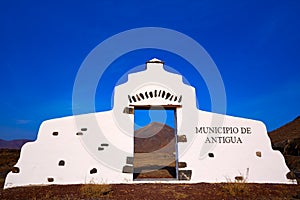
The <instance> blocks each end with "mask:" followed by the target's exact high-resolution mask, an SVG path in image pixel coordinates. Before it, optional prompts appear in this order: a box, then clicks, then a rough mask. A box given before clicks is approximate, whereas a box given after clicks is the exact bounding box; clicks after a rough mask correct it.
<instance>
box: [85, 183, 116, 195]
mask: <svg viewBox="0 0 300 200" xmlns="http://www.w3.org/2000/svg"><path fill="white" fill-rule="evenodd" d="M112 191H113V190H112V187H111V185H104V184H103V185H98V184H87V185H82V186H81V188H80V194H81V195H82V196H84V197H85V198H97V197H103V196H107V195H109V194H110V193H111V192H112Z"/></svg>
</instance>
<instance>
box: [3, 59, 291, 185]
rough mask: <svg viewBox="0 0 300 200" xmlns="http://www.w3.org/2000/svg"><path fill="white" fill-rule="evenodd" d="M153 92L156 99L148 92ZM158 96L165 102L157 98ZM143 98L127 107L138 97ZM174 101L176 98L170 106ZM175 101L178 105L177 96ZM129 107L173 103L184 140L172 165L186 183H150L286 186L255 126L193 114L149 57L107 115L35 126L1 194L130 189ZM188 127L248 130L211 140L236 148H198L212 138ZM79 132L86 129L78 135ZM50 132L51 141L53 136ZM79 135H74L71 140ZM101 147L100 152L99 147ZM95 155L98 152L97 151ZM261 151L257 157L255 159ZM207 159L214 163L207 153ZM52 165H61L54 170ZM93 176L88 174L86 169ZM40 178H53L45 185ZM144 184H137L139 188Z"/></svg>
mask: <svg viewBox="0 0 300 200" xmlns="http://www.w3.org/2000/svg"><path fill="white" fill-rule="evenodd" d="M155 90H156V92H157V95H156V97H155V96H154V92H155ZM159 91H165V94H167V93H170V95H173V99H172V100H170V99H165V98H162V97H161V96H160V97H158V92H159ZM145 92H147V94H149V96H150V92H152V95H153V97H152V98H150V97H149V98H144V99H141V98H140V100H137V99H136V100H137V101H136V102H134V101H133V100H132V99H131V100H132V102H129V99H128V95H129V96H130V97H132V96H136V95H139V94H140V93H142V94H145ZM175 96H176V97H177V100H176V101H175ZM180 96H181V98H182V99H181V101H180V102H179V97H180ZM134 105H181V106H182V107H181V108H177V110H176V112H177V134H178V135H186V137H187V142H186V143H178V159H179V161H180V162H186V163H187V167H186V168H184V169H183V170H192V177H191V180H189V181H179V180H178V181H159V180H158V181H155V182H168V183H198V182H228V181H234V180H235V177H236V176H243V177H244V178H245V179H246V181H247V182H257V183H294V182H293V181H291V180H288V179H287V178H286V174H287V173H288V172H289V169H288V168H287V166H286V164H285V161H284V158H283V156H282V155H281V154H280V152H278V151H273V150H272V147H271V142H270V139H269V137H268V134H267V131H266V128H265V125H264V124H263V123H262V122H259V121H255V120H249V119H243V118H237V117H231V116H226V115H220V114H214V113H209V112H204V111H200V110H198V109H197V108H196V97H195V89H194V88H193V87H191V86H188V85H185V84H184V83H183V82H182V77H181V76H180V75H178V74H173V73H170V72H167V71H165V70H164V69H163V63H162V62H160V61H159V60H157V59H155V60H152V61H150V62H148V63H147V70H145V71H142V72H137V73H133V74H130V75H129V77H128V82H127V83H125V84H122V85H119V86H117V87H116V88H115V100H114V108H113V109H112V110H111V111H107V112H100V113H92V114H86V115H79V116H71V117H64V118H59V119H52V120H47V121H45V122H43V123H42V125H41V126H40V130H39V132H38V137H37V140H36V141H35V142H30V143H27V144H25V145H24V146H23V147H22V150H21V155H20V159H19V161H18V163H17V164H16V165H15V167H18V168H19V169H20V172H19V173H12V172H10V173H9V174H8V176H7V178H6V180H5V186H4V187H5V188H9V187H15V186H26V185H40V184H44V185H47V184H78V183H83V184H84V183H135V181H133V178H132V174H129V173H122V169H123V167H124V166H125V165H126V158H127V157H130V156H131V157H132V156H133V148H134V147H133V146H134V144H133V133H134V130H133V126H134V125H133V123H134V116H133V115H132V114H125V113H123V110H124V108H125V107H129V106H134ZM196 127H237V128H238V129H241V127H250V129H251V134H242V133H240V132H239V133H236V134H217V135H216V136H215V137H223V136H224V137H228V136H229V137H239V138H240V140H241V141H242V143H205V142H207V137H214V135H213V134H203V133H202V134H201V133H196ZM81 128H87V130H86V131H85V130H81ZM53 132H58V135H57V136H55V135H53ZM78 132H81V133H82V135H77V133H78ZM106 144H108V146H101V145H106ZM99 147H100V148H103V150H98V148H99ZM256 152H261V155H262V156H261V157H258V156H257V155H256ZM209 153H213V155H214V157H209V156H208V154H209ZM60 160H63V161H65V165H64V166H59V165H58V163H59V161H60ZM93 168H96V169H97V173H94V174H90V170H92V169H93ZM48 178H53V179H54V181H53V182H49V181H48ZM141 182H145V181H139V183H141Z"/></svg>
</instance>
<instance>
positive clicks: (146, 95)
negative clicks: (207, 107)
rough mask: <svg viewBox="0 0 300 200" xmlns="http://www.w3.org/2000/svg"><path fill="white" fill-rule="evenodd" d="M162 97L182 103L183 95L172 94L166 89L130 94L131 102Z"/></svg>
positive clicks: (129, 99)
mask: <svg viewBox="0 0 300 200" xmlns="http://www.w3.org/2000/svg"><path fill="white" fill-rule="evenodd" d="M153 98H160V99H165V100H168V101H170V102H177V103H181V101H182V95H180V96H178V95H176V94H172V93H171V92H167V91H165V90H162V89H160V90H147V91H145V92H138V93H136V94H133V95H128V101H129V103H134V102H138V101H143V100H147V99H153Z"/></svg>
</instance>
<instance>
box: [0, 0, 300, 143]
mask: <svg viewBox="0 0 300 200" xmlns="http://www.w3.org/2000/svg"><path fill="white" fill-rule="evenodd" d="M299 11H300V1H299V0H287V1H282V0H264V1H261V0H244V1H241V0H228V1H223V0H199V1H196V0H193V1H184V0H165V1H162V0H151V1H138V0H134V1H121V0H119V1H115V0H94V1H90V0H87V1H77V0H72V1H65V0H60V1H57V0H52V1H48V0H46V1H32V0H26V1H22V0H2V1H1V2H0V72H1V78H0V88H1V93H0V106H1V108H0V109H1V112H0V139H6V140H10V139H17V138H28V139H35V138H36V136H37V132H38V128H39V126H40V124H41V123H42V121H44V120H47V119H51V118H58V117H64V116H70V115H72V89H73V84H74V80H75V77H76V73H77V71H78V69H79V68H80V65H81V63H82V62H83V60H84V59H85V57H86V56H87V55H88V54H89V52H90V51H91V50H92V49H93V48H95V47H96V46H97V45H98V44H99V43H100V42H102V41H104V40H105V39H107V38H109V37H110V36H112V35H114V34H117V33H119V32H122V31H125V30H128V29H133V28H139V27H150V26H151V27H164V28H169V29H173V30H176V31H179V32H182V33H184V34H186V35H188V36H190V37H191V38H193V39H194V40H196V41H197V42H198V43H199V44H201V45H202V46H203V47H204V48H205V49H206V51H207V52H208V53H209V55H210V56H211V57H212V59H213V60H214V62H215V63H216V65H217V67H218V69H219V71H220V73H221V75H222V78H223V81H224V84H225V88H226V95H227V114H228V115H233V116H237V117H244V118H251V119H257V120H261V121H263V122H264V123H265V124H266V126H267V129H268V130H269V131H270V130H273V129H276V128H278V127H280V126H281V125H283V124H285V123H287V122H289V121H291V120H293V119H294V118H296V117H297V116H298V115H299V114H300V107H299V102H300V92H299V89H300V12H299ZM153 57H157V58H159V59H162V60H164V61H165V63H166V64H167V65H168V66H171V67H172V68H173V69H175V70H176V71H178V72H179V73H180V74H182V75H183V76H184V78H185V80H186V82H188V83H189V84H190V85H192V86H194V87H195V88H196V91H197V99H198V107H199V109H201V110H206V111H211V102H210V98H209V93H208V90H207V87H206V85H205V83H204V81H203V79H202V77H200V76H199V75H196V74H197V73H195V71H193V70H194V69H193V67H192V66H190V65H189V63H188V62H187V61H185V60H184V59H182V58H181V57H179V56H177V55H175V54H173V53H171V52H165V51H161V50H155V49H144V50H139V51H134V52H131V53H128V54H126V55H123V56H121V57H119V58H118V59H117V60H115V62H114V63H112V64H111V65H110V66H109V68H108V69H107V70H106V71H105V73H104V75H103V76H102V78H101V80H100V82H99V85H98V88H99V89H98V90H97V94H96V98H95V101H96V111H104V110H110V109H111V108H112V106H113V102H112V100H111V96H112V93H113V88H114V87H115V85H116V84H117V83H119V82H120V80H121V82H122V77H123V78H124V73H126V72H127V71H128V70H130V69H131V68H133V67H135V66H139V65H141V64H144V63H145V61H147V60H149V59H151V58H153ZM125 77H126V76H125ZM125 79H126V78H125ZM123 81H124V80H123ZM100 86H101V87H100Z"/></svg>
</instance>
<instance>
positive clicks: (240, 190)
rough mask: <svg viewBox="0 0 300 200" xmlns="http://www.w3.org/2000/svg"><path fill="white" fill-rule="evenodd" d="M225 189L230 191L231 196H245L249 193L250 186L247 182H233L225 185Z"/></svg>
mask: <svg viewBox="0 0 300 200" xmlns="http://www.w3.org/2000/svg"><path fill="white" fill-rule="evenodd" d="M222 188H223V191H224V192H227V193H229V194H230V195H231V196H234V197H235V196H244V195H248V194H249V191H250V189H249V186H248V184H247V183H245V182H238V181H236V182H232V183H226V184H225V185H223V187H222Z"/></svg>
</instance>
